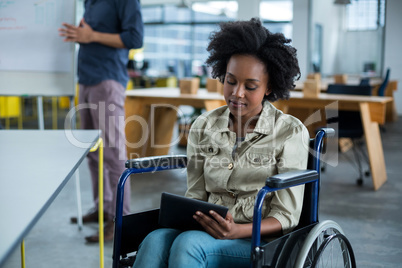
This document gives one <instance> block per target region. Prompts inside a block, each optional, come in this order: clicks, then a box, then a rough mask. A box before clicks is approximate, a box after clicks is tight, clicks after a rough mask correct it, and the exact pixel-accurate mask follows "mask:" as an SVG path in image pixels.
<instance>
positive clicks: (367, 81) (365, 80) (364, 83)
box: [359, 77, 370, 86]
mask: <svg viewBox="0 0 402 268" xmlns="http://www.w3.org/2000/svg"><path fill="white" fill-rule="evenodd" d="M359 85H360V86H369V85H370V78H368V77H365V78H362V79H360V84H359Z"/></svg>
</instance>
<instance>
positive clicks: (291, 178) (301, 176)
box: [265, 169, 318, 188]
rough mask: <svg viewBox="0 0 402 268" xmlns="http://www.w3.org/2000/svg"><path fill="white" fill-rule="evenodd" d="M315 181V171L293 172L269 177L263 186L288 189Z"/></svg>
mask: <svg viewBox="0 0 402 268" xmlns="http://www.w3.org/2000/svg"><path fill="white" fill-rule="evenodd" d="M317 179H318V173H317V171H315V170H309V169H307V170H295V171H289V172H285V173H282V174H277V175H274V176H272V177H269V178H268V179H267V180H266V182H265V185H266V186H268V187H269V188H288V187H292V186H296V185H300V184H305V183H308V182H311V181H314V180H317Z"/></svg>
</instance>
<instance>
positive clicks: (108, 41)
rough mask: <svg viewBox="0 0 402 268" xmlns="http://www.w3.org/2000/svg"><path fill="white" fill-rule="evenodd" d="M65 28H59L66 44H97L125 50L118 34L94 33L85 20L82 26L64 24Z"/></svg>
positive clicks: (82, 21)
mask: <svg viewBox="0 0 402 268" xmlns="http://www.w3.org/2000/svg"><path fill="white" fill-rule="evenodd" d="M63 26H64V28H59V35H60V36H64V37H65V38H64V41H65V42H77V43H81V44H87V43H91V42H97V43H100V44H103V45H106V46H110V47H115V48H125V45H124V43H123V41H122V40H121V38H120V34H118V33H101V32H97V31H94V30H93V29H92V28H91V26H89V24H87V23H86V22H85V20H84V19H82V20H81V23H80V26H74V25H71V24H68V23H63Z"/></svg>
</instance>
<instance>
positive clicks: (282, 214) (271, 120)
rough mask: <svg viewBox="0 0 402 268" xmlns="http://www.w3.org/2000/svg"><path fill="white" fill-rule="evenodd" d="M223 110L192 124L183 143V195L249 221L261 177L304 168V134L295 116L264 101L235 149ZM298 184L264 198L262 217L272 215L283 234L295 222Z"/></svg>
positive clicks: (299, 196)
mask: <svg viewBox="0 0 402 268" xmlns="http://www.w3.org/2000/svg"><path fill="white" fill-rule="evenodd" d="M229 114H230V112H229V109H228V108H227V106H223V107H220V108H218V109H215V110H213V111H210V112H207V113H205V114H203V115H201V116H200V117H198V118H197V120H196V121H195V122H194V124H193V125H192V127H191V130H190V135H189V140H188V145H187V157H188V166H187V173H188V174H187V176H188V178H187V180H188V181H187V184H188V185H187V187H188V190H187V192H186V196H187V197H191V198H195V199H200V200H205V201H208V202H210V203H215V204H220V205H223V206H226V207H228V208H229V211H230V213H231V214H232V215H233V217H234V220H235V222H236V223H250V222H252V220H253V207H254V202H255V198H256V195H257V192H258V191H259V190H260V189H261V188H262V187H263V186H264V184H265V180H266V179H267V177H269V176H272V175H275V174H278V173H284V172H286V171H290V170H302V169H306V167H307V156H308V144H309V134H308V131H307V129H306V127H305V126H304V125H303V124H302V123H301V122H300V121H299V120H298V119H296V118H294V117H292V116H290V115H286V114H283V113H282V112H281V111H280V110H278V109H276V108H275V107H274V106H273V105H272V104H271V103H269V102H267V101H266V102H264V107H263V110H262V113H261V115H260V117H259V119H258V122H257V125H256V127H255V128H254V132H253V133H248V134H247V135H246V137H245V140H244V141H243V142H242V143H241V144H240V145H239V146H238V147H237V148H236V150H235V152H234V154H232V153H233V148H234V145H235V143H236V134H235V133H234V132H232V131H230V130H229V128H228V124H229ZM303 192H304V185H302V186H297V187H292V188H290V189H285V190H280V191H277V192H275V193H270V194H268V195H267V197H266V200H265V204H264V206H263V210H262V216H263V218H267V217H274V218H276V219H277V220H278V221H279V222H280V223H281V224H282V230H283V233H284V234H285V233H288V232H289V231H291V230H292V229H293V228H294V227H295V226H296V225H297V224H298V222H299V218H300V213H301V208H302V203H303Z"/></svg>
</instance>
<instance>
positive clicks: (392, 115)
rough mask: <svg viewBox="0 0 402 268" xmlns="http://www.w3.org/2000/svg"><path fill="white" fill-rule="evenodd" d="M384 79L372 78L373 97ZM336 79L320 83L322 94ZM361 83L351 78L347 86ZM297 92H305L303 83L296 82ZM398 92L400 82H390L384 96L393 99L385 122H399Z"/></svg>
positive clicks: (387, 109)
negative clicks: (396, 100)
mask: <svg viewBox="0 0 402 268" xmlns="http://www.w3.org/2000/svg"><path fill="white" fill-rule="evenodd" d="M382 82H383V79H382V78H371V79H370V85H371V86H372V87H373V91H372V95H373V96H377V94H378V89H379V87H380V85H381V84H382ZM334 83H335V82H334V79H333V78H331V77H328V78H323V79H322V80H321V83H320V86H321V88H320V90H321V92H323V93H325V92H326V91H327V88H328V85H329V84H334ZM359 83H360V78H358V77H349V78H348V81H347V83H346V84H347V85H358V84H359ZM295 85H296V87H295V90H296V91H302V90H303V81H296V82H295ZM397 90H398V81H397V80H390V81H389V82H388V86H387V87H386V89H385V92H384V95H385V96H387V97H392V100H391V101H390V102H387V105H386V115H385V122H396V121H397V120H398V112H397V110H396V105H395V101H394V94H395V92H394V91H397Z"/></svg>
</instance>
